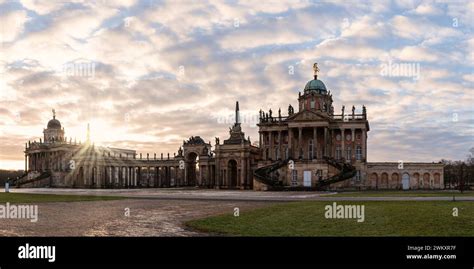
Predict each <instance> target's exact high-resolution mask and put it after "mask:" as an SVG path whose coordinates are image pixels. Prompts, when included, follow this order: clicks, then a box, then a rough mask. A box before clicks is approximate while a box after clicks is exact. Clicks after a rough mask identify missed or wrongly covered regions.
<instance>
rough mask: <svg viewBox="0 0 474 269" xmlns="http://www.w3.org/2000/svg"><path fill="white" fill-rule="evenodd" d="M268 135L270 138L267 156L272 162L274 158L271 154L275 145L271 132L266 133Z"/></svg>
mask: <svg viewBox="0 0 474 269" xmlns="http://www.w3.org/2000/svg"><path fill="white" fill-rule="evenodd" d="M268 135H269V136H270V137H269V140H270V145H269V150H268V153H269V154H268V155H269V157H270V159H272V160H274V159H275V158H274V156H273V153H274V152H275V151H274V147H275V143H274V141H273V132H272V131H270V132H268Z"/></svg>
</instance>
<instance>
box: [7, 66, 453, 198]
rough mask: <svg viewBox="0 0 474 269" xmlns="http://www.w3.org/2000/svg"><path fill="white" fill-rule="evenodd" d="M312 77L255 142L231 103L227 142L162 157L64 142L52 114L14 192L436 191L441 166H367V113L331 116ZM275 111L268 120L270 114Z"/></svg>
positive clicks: (186, 147) (264, 115)
mask: <svg viewBox="0 0 474 269" xmlns="http://www.w3.org/2000/svg"><path fill="white" fill-rule="evenodd" d="M313 69H314V79H312V80H310V81H308V82H307V83H306V85H305V87H304V89H303V91H302V92H300V93H299V94H298V111H297V112H296V111H295V110H294V108H293V106H292V105H291V104H290V105H289V106H288V114H287V115H282V111H281V109H278V111H277V113H274V112H273V111H272V110H271V109H270V110H269V111H268V112H264V111H262V110H260V113H259V114H260V117H259V119H260V120H259V123H258V124H257V125H258V127H259V143H258V146H255V145H252V143H251V141H250V137H247V138H246V137H245V134H244V132H243V131H242V128H241V124H240V119H239V103H238V102H237V103H236V110H235V123H234V125H233V126H232V127H230V130H229V138H228V139H226V140H224V141H223V142H222V143H221V142H220V138H217V137H216V138H215V144H214V150H212V145H211V142H205V141H204V140H203V139H202V138H201V137H199V136H193V137H190V138H189V139H188V140H185V141H183V144H182V145H181V146H180V147H179V149H178V152H177V153H174V154H173V156H170V154H169V153H168V154H167V155H166V156H163V154H160V156H156V153H154V154H153V155H152V156H150V154H149V153H147V154H146V156H144V155H142V154H141V153H140V154H137V153H136V151H135V150H130V149H119V148H110V147H102V146H96V145H95V144H93V143H91V141H90V139H89V127H88V135H87V136H88V137H87V139H86V141H85V142H84V143H81V142H79V143H77V142H76V141H72V140H71V139H69V140H68V139H67V138H66V137H65V130H64V127H62V126H61V123H60V122H59V120H57V119H56V114H55V112H54V110H53V118H52V119H51V120H50V121H49V122H48V124H47V128H46V129H44V130H43V134H44V135H43V139H39V141H33V142H31V141H29V142H28V143H26V144H25V151H24V153H25V171H27V173H26V174H25V176H24V177H22V178H20V179H19V180H17V182H15V183H16V185H17V186H21V187H65V188H141V187H155V188H157V187H184V186H195V187H205V188H226V189H255V190H268V189H292V188H293V189H297V188H303V189H327V188H330V189H405V190H406V189H442V188H444V182H443V165H442V164H441V163H403V162H401V161H400V162H372V163H370V162H367V142H368V132H369V131H370V127H369V121H368V116H367V110H366V107H365V106H362V109H361V111H362V112H361V113H356V108H355V107H354V106H352V109H351V111H350V112H349V113H347V112H346V111H345V107H344V106H343V107H342V111H341V113H340V114H335V112H334V106H333V99H332V95H331V92H330V91H329V90H327V88H326V86H325V84H324V83H323V82H322V81H321V80H319V79H318V77H317V74H318V71H319V69H318V67H317V64H315V65H314V66H313ZM275 114H276V115H275Z"/></svg>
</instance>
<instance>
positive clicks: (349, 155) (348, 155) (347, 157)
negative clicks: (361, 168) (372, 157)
mask: <svg viewBox="0 0 474 269" xmlns="http://www.w3.org/2000/svg"><path fill="white" fill-rule="evenodd" d="M351 155H352V151H351V148H348V149H347V150H346V161H350V160H351V159H352V156H351Z"/></svg>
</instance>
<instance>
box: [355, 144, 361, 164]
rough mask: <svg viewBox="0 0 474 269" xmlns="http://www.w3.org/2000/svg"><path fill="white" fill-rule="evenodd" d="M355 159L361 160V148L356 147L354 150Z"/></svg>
mask: <svg viewBox="0 0 474 269" xmlns="http://www.w3.org/2000/svg"><path fill="white" fill-rule="evenodd" d="M356 159H357V160H359V161H360V160H362V147H361V146H357V148H356Z"/></svg>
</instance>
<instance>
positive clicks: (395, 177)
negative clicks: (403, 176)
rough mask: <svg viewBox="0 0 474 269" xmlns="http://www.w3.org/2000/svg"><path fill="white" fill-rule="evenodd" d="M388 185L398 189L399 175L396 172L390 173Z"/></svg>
mask: <svg viewBox="0 0 474 269" xmlns="http://www.w3.org/2000/svg"><path fill="white" fill-rule="evenodd" d="M390 185H391V187H392V188H394V189H398V188H399V187H400V176H399V175H398V173H392V177H391V184H390Z"/></svg>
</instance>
